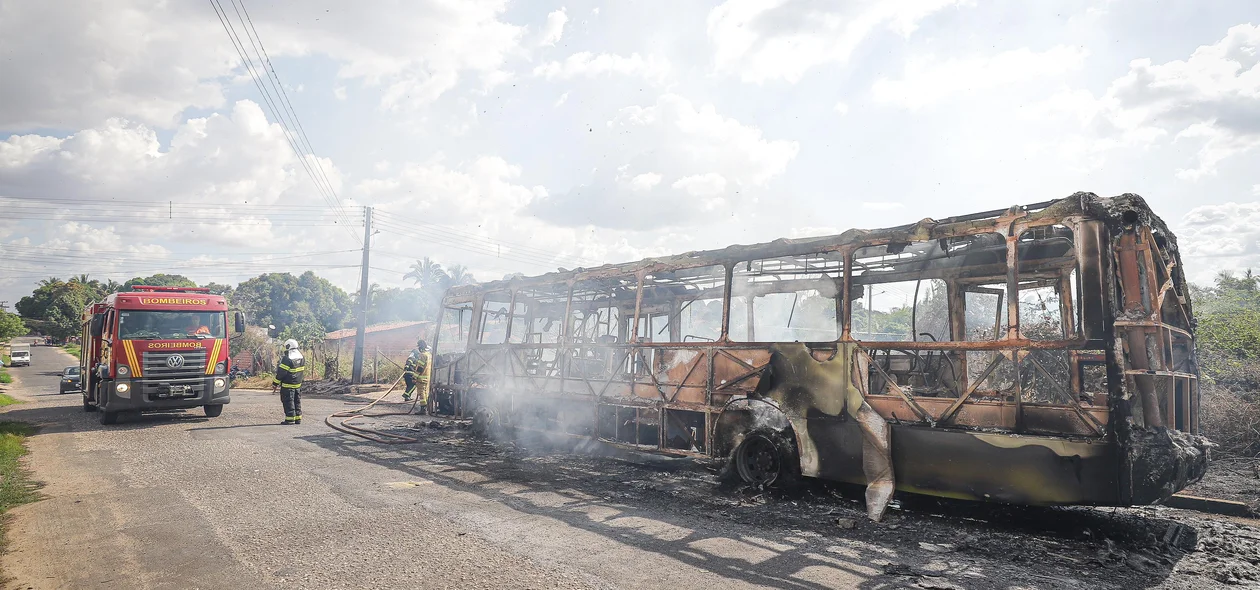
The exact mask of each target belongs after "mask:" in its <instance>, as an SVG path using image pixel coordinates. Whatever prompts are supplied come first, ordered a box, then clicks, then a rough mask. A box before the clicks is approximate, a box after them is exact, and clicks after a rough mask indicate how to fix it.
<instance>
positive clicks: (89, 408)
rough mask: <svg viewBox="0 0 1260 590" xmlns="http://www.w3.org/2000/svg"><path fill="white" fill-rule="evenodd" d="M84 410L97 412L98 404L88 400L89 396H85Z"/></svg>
mask: <svg viewBox="0 0 1260 590" xmlns="http://www.w3.org/2000/svg"><path fill="white" fill-rule="evenodd" d="M83 411H84V412H95V411H96V406H94V405H92V402H90V401H88V398H87V397H84V398H83Z"/></svg>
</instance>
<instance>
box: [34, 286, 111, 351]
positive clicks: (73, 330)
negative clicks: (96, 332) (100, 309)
mask: <svg viewBox="0 0 1260 590" xmlns="http://www.w3.org/2000/svg"><path fill="white" fill-rule="evenodd" d="M80 278H84V277H75V278H74V279H71V280H70V281H67V282H63V281H61V279H58V278H56V277H51V278H49V279H45V280H41V281H40V282H39V286H38V287H36V289H35V291H34V292H33V293H31V294H30V295H27V296H26V297H23V298H22V299H21V300H19V301H18V302H17V305H16V306H15V307H16V309H17V311H18V313H19V314H21V315H22V318H23V319H24V320H27V323H28V324H30V325H32V326H36V325H37V326H39V328H40V329H41V330H42V331H44V332H45V333H47V334H49V335H50V336H54V337H56V338H68V337H70V336H73V335H75V334H78V333H79V328H80V322H81V318H82V315H83V309H84V308H85V307H87V304H89V303H91V302H93V301H96V300H98V299H100V298H101V296H102V293H101V292H100V291H99V289H98V288H97V287H93V286H92V285H91V281H87V282H82V281H80V280H78V279H80Z"/></svg>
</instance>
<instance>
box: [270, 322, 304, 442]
mask: <svg viewBox="0 0 1260 590" xmlns="http://www.w3.org/2000/svg"><path fill="white" fill-rule="evenodd" d="M305 372H306V359H304V358H302V351H301V350H298V343H297V340H293V339H289V340H285V341H284V354H283V355H281V356H280V364H278V365H277V366H276V377H275V379H273V380H272V381H271V391H273V392H274V391H276V389H279V390H280V403H282V404H284V422H282V423H281V424H301V423H302V375H303V373H305Z"/></svg>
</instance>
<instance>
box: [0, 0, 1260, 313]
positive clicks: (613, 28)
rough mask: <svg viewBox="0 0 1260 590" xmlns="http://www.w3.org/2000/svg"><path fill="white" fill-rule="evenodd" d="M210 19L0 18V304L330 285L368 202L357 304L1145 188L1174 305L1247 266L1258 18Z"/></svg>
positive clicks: (760, 6) (1069, 1) (432, 4)
mask: <svg viewBox="0 0 1260 590" xmlns="http://www.w3.org/2000/svg"><path fill="white" fill-rule="evenodd" d="M217 2H218V3H217V4H216V3H215V2H213V1H206V2H170V1H167V0H108V1H103V2H92V3H81V2H73V1H70V0H45V1H42V2H29V1H24V0H0V301H7V302H9V304H10V306H11V305H12V304H13V303H15V302H16V301H17V299H19V298H20V297H22V296H23V295H25V294H28V293H29V292H30V291H31V290H32V289H33V288H34V287H35V285H36V283H37V282H38V281H39V280H40V279H43V278H47V277H50V276H59V277H62V278H66V277H68V276H70V275H78V274H85V273H86V274H88V275H90V276H91V277H93V278H99V279H114V280H118V281H125V280H127V279H129V278H131V277H133V276H137V275H148V274H153V273H155V272H171V273H179V274H184V275H187V276H189V277H191V278H193V279H194V280H196V281H198V282H199V283H206V282H211V281H215V282H220V283H237V282H239V281H242V280H244V279H247V278H249V277H251V276H255V275H257V274H259V273H262V272H284V271H288V272H294V273H300V272H304V271H306V270H313V271H315V272H317V273H318V274H320V275H321V276H325V277H327V278H329V279H330V280H332V281H333V282H335V283H336V284H338V285H340V286H341V287H343V288H345V289H347V290H348V291H356V290H357V285H358V272H359V271H358V267H359V264H360V257H361V252H360V250H361V247H362V240H363V226H362V221H363V217H364V208H365V207H371V208H372V211H373V218H374V221H376V224H375V229H376V230H378V232H379V233H375V234H374V235H372V236H371V238H370V239H371V244H372V258H371V263H370V265H369V266H370V267H371V276H370V280H371V282H373V283H379V284H381V285H382V286H404V285H407V284H409V281H404V278H403V275H404V274H405V273H406V271H407V270H408V267H409V265H410V264H411V262H413V261H414V260H416V259H418V258H420V257H424V256H428V257H431V258H433V259H435V260H436V261H438V262H439V263H441V264H443V265H444V266H451V265H456V264H458V265H463V266H465V267H466V268H468V269H469V270H471V272H472V273H473V274H474V275H475V276H476V277H477V278H479V279H498V278H502V276H504V275H505V274H508V273H513V272H523V273H526V274H537V273H542V272H546V271H551V270H555V269H557V268H574V267H579V266H583V267H590V266H595V265H598V264H601V263H606V262H621V261H628V260H635V259H639V258H643V257H648V256H658V255H665V254H671V253H679V252H685V251H691V250H699V249H708V248H720V247H724V246H727V245H730V244H735V243H756V242H763V241H769V240H773V239H776V238H780V237H801V236H810V235H822V234H827V233H838V232H840V231H843V230H845V229H848V228H854V227H857V228H875V227H887V226H894V225H901V224H905V223H911V222H914V221H917V220H919V219H922V218H925V217H926V218H943V217H948V216H951V215H958V214H964V213H970V212H976V211H983V210H989V209H998V208H1005V207H1008V206H1011V205H1015V204H1026V203H1034V202H1040V201H1045V200H1050V199H1054V198H1060V197H1064V196H1067V195H1070V194H1072V193H1074V192H1076V191H1089V192H1094V193H1097V194H1099V195H1102V196H1112V195H1117V194H1121V193H1127V192H1132V193H1138V194H1140V195H1142V196H1143V197H1145V198H1146V200H1147V201H1148V202H1149V203H1150V205H1151V206H1152V208H1153V209H1154V210H1155V211H1156V212H1157V213H1158V214H1159V215H1160V216H1161V217H1162V218H1163V219H1164V220H1165V221H1167V222H1168V224H1169V225H1170V226H1171V227H1172V229H1173V231H1174V233H1176V234H1177V236H1178V238H1179V242H1180V244H1181V247H1182V253H1183V256H1184V259H1185V260H1184V262H1185V267H1186V271H1187V274H1188V276H1189V277H1190V278H1191V279H1192V280H1194V281H1196V282H1203V283H1206V282H1209V281H1210V280H1211V278H1212V277H1213V276H1214V275H1215V274H1216V273H1217V272H1219V271H1233V272H1240V271H1242V270H1244V269H1247V268H1256V269H1260V165H1258V164H1260V160H1258V159H1257V158H1258V156H1260V67H1257V64H1258V63H1260V53H1258V50H1260V11H1257V10H1256V7H1255V4H1254V0H1209V1H1204V0H1171V1H1160V2H1155V1H1139V0H1066V1H1063V2H1055V3H1039V2H1025V1H1023V0H900V1H897V2H888V1H884V2H876V1H869V2H868V1H854V0H763V1H753V0H726V1H708V2H702V1H699V0H696V1H693V2H682V3H679V2H664V1H657V0H621V1H618V2H599V1H589V2H581V1H571V0H565V1H555V2H551V1H529V2H524V1H516V2H511V1H507V0H409V1H408V2H396V1H395V2H363V3H355V4H353V5H351V4H347V3H344V2H332V1H330V0H305V1H300V2H299V1H296V0H275V1H272V2H260V1H258V0H249V1H248V4H246V3H243V2H242V1H241V0H235V2H234V1H233V0H217ZM220 9H222V12H220ZM238 42H239V45H238V44H237V43H238ZM242 54H243V55H244V57H242Z"/></svg>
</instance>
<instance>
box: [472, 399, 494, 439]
mask: <svg viewBox="0 0 1260 590" xmlns="http://www.w3.org/2000/svg"><path fill="white" fill-rule="evenodd" d="M498 422H499V420H498V416H497V415H495V413H494V410H491V409H490V408H487V407H486V406H481V407H478V408H477V409H476V410H473V413H472V432H473V434H475V435H477V436H480V437H484V438H493V437H494V436H495V435H497V434H499V423H498Z"/></svg>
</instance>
